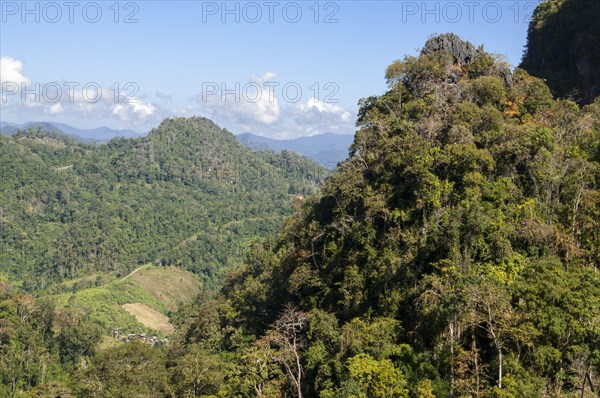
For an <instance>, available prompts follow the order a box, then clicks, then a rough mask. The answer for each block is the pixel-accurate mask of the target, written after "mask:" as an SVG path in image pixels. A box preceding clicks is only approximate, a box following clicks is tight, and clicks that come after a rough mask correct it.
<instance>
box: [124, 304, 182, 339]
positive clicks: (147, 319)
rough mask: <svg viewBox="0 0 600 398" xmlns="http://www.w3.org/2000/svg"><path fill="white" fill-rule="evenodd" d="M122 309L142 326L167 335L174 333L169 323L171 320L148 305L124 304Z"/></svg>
mask: <svg viewBox="0 0 600 398" xmlns="http://www.w3.org/2000/svg"><path fill="white" fill-rule="evenodd" d="M122 307H123V308H124V309H125V311H127V312H128V313H130V314H131V315H133V316H134V317H135V319H137V321H138V322H139V323H141V324H142V325H144V326H146V327H148V328H150V329H152V330H156V331H157V332H159V333H163V334H166V335H167V334H171V333H173V326H171V324H170V323H169V318H167V317H166V316H165V315H164V314H161V313H160V312H158V311H155V310H153V309H152V308H150V307H148V306H147V305H144V304H141V303H133V304H123V305H122Z"/></svg>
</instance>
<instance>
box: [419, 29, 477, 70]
mask: <svg viewBox="0 0 600 398" xmlns="http://www.w3.org/2000/svg"><path fill="white" fill-rule="evenodd" d="M438 51H446V52H449V53H450V54H452V57H454V62H456V63H459V64H461V65H466V64H468V63H470V62H472V61H473V60H474V59H475V58H476V57H477V55H478V54H480V53H481V52H482V51H483V49H482V48H477V47H475V46H474V45H473V44H471V43H470V42H468V41H464V40H462V39H461V38H460V37H458V36H457V35H455V34H454V33H446V34H443V35H439V36H435V37H432V38H431V39H429V40H427V42H426V43H425V47H423V50H422V51H421V52H422V53H423V54H430V53H434V52H438Z"/></svg>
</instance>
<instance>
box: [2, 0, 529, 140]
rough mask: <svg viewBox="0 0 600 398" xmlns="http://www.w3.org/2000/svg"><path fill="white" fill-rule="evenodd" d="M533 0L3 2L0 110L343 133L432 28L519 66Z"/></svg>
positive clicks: (91, 122) (87, 123) (87, 124)
mask: <svg viewBox="0 0 600 398" xmlns="http://www.w3.org/2000/svg"><path fill="white" fill-rule="evenodd" d="M536 4H537V1H517V0H514V1H513V0H509V1H336V2H328V1H321V2H315V1H298V2H287V1H257V2H245V1H244V2H221V1H218V2H206V1H169V2H166V1H135V2H126V1H123V2H115V1H98V2H87V1H82V2H79V1H74V2H72V3H66V2H64V1H57V2H48V1H43V2H37V1H28V2H26V3H23V2H21V1H15V2H13V1H4V0H2V1H0V12H1V15H0V20H1V26H0V56H1V57H2V71H1V72H2V73H1V74H0V80H1V81H2V96H3V98H2V112H1V115H0V119H1V120H2V121H6V122H24V121H30V120H36V121H42V120H44V121H53V120H54V121H60V122H65V123H69V124H72V125H74V126H76V127H80V128H91V127H97V126H100V125H106V126H109V127H112V128H128V129H133V130H137V131H139V132H145V131H148V130H149V129H150V128H152V127H153V126H156V125H157V124H158V123H160V121H161V120H162V119H163V118H165V117H172V116H191V115H201V116H207V117H210V118H212V119H214V120H215V121H216V122H218V123H219V124H221V125H222V126H223V127H226V128H227V129H229V130H231V131H232V132H235V133H241V132H246V131H250V132H253V133H257V134H262V135H267V136H271V137H275V138H284V137H297V136H302V135H312V134H318V133H324V132H337V133H353V132H354V118H355V114H356V109H357V102H358V100H359V99H360V98H362V97H365V96H369V95H374V94H381V93H383V92H384V91H385V89H386V86H385V81H384V78H383V74H384V71H385V68H386V66H387V65H389V64H390V63H391V62H392V61H394V60H395V59H398V58H402V57H403V56H404V55H416V54H417V53H418V51H419V49H420V48H421V47H422V46H423V44H424V43H425V41H426V40H427V38H428V37H429V36H430V35H432V34H435V33H445V32H454V33H457V34H459V35H460V36H461V37H463V38H464V39H467V40H469V41H471V42H472V43H473V44H475V45H480V44H484V45H485V48H486V49H487V50H488V51H490V52H493V53H497V54H501V55H503V56H504V57H506V59H507V60H508V61H509V62H511V63H512V64H513V65H516V64H518V63H519V61H520V58H521V55H522V52H523V48H524V45H525V41H526V32H527V22H528V20H529V17H530V15H531V13H532V11H533V9H534V8H535V5H536ZM117 10H118V11H117ZM98 11H100V13H101V14H99V13H98ZM36 19H37V21H36ZM126 21H127V22H129V23H125V22H126ZM67 82H68V84H66V83H67ZM69 84H70V85H71V86H69ZM84 86H86V90H85V92H84V89H83V87H84ZM69 87H71V88H69ZM284 87H285V90H284ZM23 88H25V89H26V90H28V91H26V93H25V95H23V93H22V92H21V91H22V89H23ZM98 88H100V90H101V91H98V92H97V91H96V90H97V89H98ZM117 89H118V90H117ZM223 89H225V90H229V93H228V94H224V92H223ZM300 93H301V95H300ZM58 94H61V95H60V98H58ZM69 94H71V95H69Z"/></svg>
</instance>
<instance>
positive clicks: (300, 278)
mask: <svg viewBox="0 0 600 398" xmlns="http://www.w3.org/2000/svg"><path fill="white" fill-rule="evenodd" d="M482 54H483V53H482ZM482 54H480V55H479V56H478V57H477V58H476V59H475V61H473V63H471V64H467V65H466V67H461V66H460V65H454V64H453V63H452V58H451V57H449V54H444V53H437V54H436V53H430V54H427V55H421V56H420V57H418V58H416V57H407V58H405V59H404V60H402V61H397V62H395V63H394V64H392V65H391V66H390V67H389V68H388V70H387V72H386V79H387V80H388V84H389V91H388V92H387V93H385V94H383V95H381V96H379V97H369V98H367V99H364V100H363V101H361V109H360V110H359V119H358V126H359V131H357V133H356V137H355V142H354V144H353V146H352V148H351V157H350V158H349V159H348V160H347V161H345V162H343V163H342V164H341V165H340V167H339V168H338V170H337V172H336V173H335V174H334V175H333V176H332V177H331V178H330V179H328V180H327V182H326V184H325V186H324V188H323V190H322V193H321V194H320V195H318V196H316V197H314V198H311V199H310V200H307V201H304V203H303V204H302V205H301V206H300V207H299V208H298V209H297V210H296V213H295V214H294V216H292V217H291V218H290V219H289V220H288V221H287V223H286V225H285V226H284V228H283V230H282V232H281V234H280V236H279V237H278V240H277V241H276V242H275V243H272V242H269V243H267V244H263V245H260V246H257V248H256V249H255V250H254V251H253V253H252V254H251V255H250V256H249V257H248V260H247V264H246V265H245V266H244V267H243V268H241V269H239V270H238V271H237V272H236V274H235V275H233V276H232V278H231V279H230V280H229V281H228V283H227V284H226V288H225V289H224V290H223V293H224V295H225V298H227V299H228V300H230V303H231V305H232V306H233V309H234V312H235V313H236V315H237V317H236V319H235V322H236V323H239V325H241V327H242V328H243V329H244V330H247V331H251V332H252V334H254V335H262V334H264V333H265V332H266V331H267V330H268V328H269V325H270V324H271V323H272V322H273V321H274V320H275V319H276V317H277V315H278V313H279V312H280V311H281V309H282V308H283V306H284V304H286V303H288V302H291V303H293V304H294V305H297V306H299V308H300V309H302V310H305V311H307V312H308V313H309V314H319V315H318V317H316V318H314V319H315V322H317V320H318V319H328V318H324V317H323V314H328V315H329V316H335V319H336V321H330V322H328V323H327V325H330V326H328V327H326V328H325V330H328V331H329V332H328V333H327V334H326V335H327V336H329V337H327V338H323V337H319V338H316V337H315V338H312V337H310V336H309V338H308V340H307V344H308V345H307V347H306V348H305V350H304V352H303V357H304V360H305V361H306V363H305V366H306V369H307V382H308V383H309V386H307V387H305V388H304V391H305V394H307V395H309V396H327V397H329V396H331V397H333V396H336V397H337V396H346V397H351V396H355V397H357V396H361V394H363V395H364V394H366V395H367V396H373V394H378V393H377V392H374V391H372V390H369V392H365V388H370V387H366V385H367V384H368V383H367V384H365V383H366V382H365V380H366V379H369V377H370V380H371V381H373V380H376V379H377V377H376V376H374V374H375V373H376V372H375V370H373V369H376V368H377V366H380V365H381V366H384V367H385V369H386V372H387V371H392V369H391V368H390V364H391V365H392V366H393V367H394V369H397V370H400V371H402V374H403V375H404V376H403V377H404V378H403V380H405V381H406V386H403V387H402V388H407V389H408V391H409V392H410V394H412V395H413V396H419V395H421V396H441V397H443V396H450V391H454V392H455V393H456V394H459V395H460V396H480V397H482V396H506V397H508V396H515V397H521V396H541V394H542V390H543V389H546V391H551V394H555V395H557V394H559V391H560V393H562V394H563V395H564V394H567V395H568V394H575V393H576V392H577V391H578V389H579V390H580V389H581V385H582V383H583V380H584V379H586V377H588V375H589V377H592V379H594V378H595V377H596V375H597V374H599V372H600V368H598V367H597V365H594V364H595V363H596V362H595V361H596V359H595V358H596V356H595V355H596V354H595V352H597V348H596V347H598V337H597V335H598V325H596V323H597V320H598V314H599V313H600V309H599V308H598V306H597V303H596V301H597V300H596V299H595V298H596V297H599V296H600V295H599V293H598V291H597V288H598V284H599V283H600V282H599V280H598V274H597V272H595V270H596V269H597V268H598V266H599V265H600V263H599V262H598V258H599V257H598V249H597V248H598V246H599V245H598V242H599V241H598V236H599V235H598V232H599V230H600V224H599V223H598V220H599V219H600V218H598V208H599V203H600V202H599V201H598V200H599V196H600V195H599V193H598V187H597V181H598V177H599V176H600V174H599V173H600V167H599V164H598V161H597V159H598V139H599V138H600V129H599V128H598V120H600V119H599V118H598V113H597V112H596V110H597V109H596V106H595V105H593V106H590V107H587V108H585V110H581V109H579V107H578V106H577V105H576V104H575V103H573V102H571V101H555V100H554V99H553V98H552V95H551V93H550V91H549V89H548V87H547V86H546V85H545V84H544V82H543V81H542V80H541V79H538V78H535V77H532V76H530V75H529V74H527V72H525V71H524V70H520V69H517V70H516V71H515V72H514V74H511V73H510V71H507V70H506V66H505V64H504V63H503V62H502V61H501V60H499V59H497V58H495V57H493V56H491V55H489V54H488V55H482ZM558 279H560V281H559V280H558ZM533 286H536V287H535V288H534V287H533ZM584 297H586V299H584ZM538 311H540V312H538ZM542 312H543V313H542ZM575 314H577V315H575ZM311 328H312V326H311V327H309V330H311ZM315 328H316V329H315V330H319V328H317V327H316V326H315ZM351 358H354V361H356V362H355V363H354V364H353V368H352V369H353V375H352V376H351V375H350V374H349V373H347V372H348V369H347V368H344V366H340V363H345V361H348V360H349V359H351ZM388 360H389V361H390V362H387V361H388ZM375 362H376V363H377V364H376V363H375ZM359 365H360V366H359ZM362 365H364V368H365V369H371V370H368V371H367V370H365V371H364V372H363V371H358V370H357V369H361V367H362ZM376 365H377V366H376ZM586 369H587V370H586ZM361 372H362V373H361ZM368 375H370V376H368ZM305 386H306V384H305ZM321 392H322V393H321Z"/></svg>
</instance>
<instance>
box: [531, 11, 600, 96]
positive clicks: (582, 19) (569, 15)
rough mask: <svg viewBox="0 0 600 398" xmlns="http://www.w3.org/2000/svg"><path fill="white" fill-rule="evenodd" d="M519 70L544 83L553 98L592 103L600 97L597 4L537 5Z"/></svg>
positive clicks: (598, 17) (599, 44) (598, 18)
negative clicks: (525, 71) (544, 81)
mask: <svg viewBox="0 0 600 398" xmlns="http://www.w3.org/2000/svg"><path fill="white" fill-rule="evenodd" d="M521 67H522V68H523V69H525V70H527V72H529V73H530V74H532V75H534V76H537V77H541V78H544V79H546V82H547V84H548V86H549V87H550V89H551V90H552V92H553V93H554V94H555V95H556V96H559V97H567V98H572V99H575V100H576V101H578V102H579V103H580V104H588V103H590V102H592V101H593V100H594V99H595V98H596V97H597V96H599V95H600V1H598V0H545V1H543V2H542V3H540V4H539V5H538V7H537V8H536V10H535V12H534V14H533V18H532V20H531V23H530V25H529V33H528V36H527V51H526V53H525V56H524V57H523V62H522V64H521Z"/></svg>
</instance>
